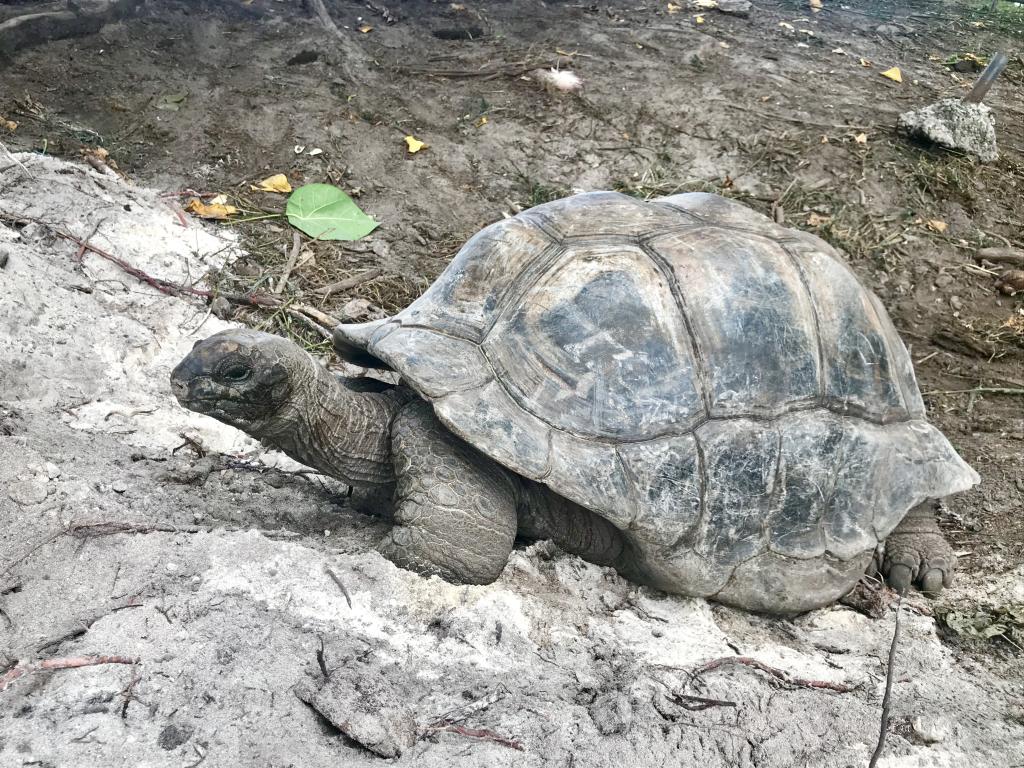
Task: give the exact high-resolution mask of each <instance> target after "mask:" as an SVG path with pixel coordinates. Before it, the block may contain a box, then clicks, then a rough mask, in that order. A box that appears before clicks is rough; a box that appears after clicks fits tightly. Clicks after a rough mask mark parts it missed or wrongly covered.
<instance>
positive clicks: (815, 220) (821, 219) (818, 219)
mask: <svg viewBox="0 0 1024 768" xmlns="http://www.w3.org/2000/svg"><path fill="white" fill-rule="evenodd" d="M831 220H832V217H831V216H822V215H821V214H820V213H815V212H814V211H811V212H810V213H809V214H807V226H809V227H820V226H821V225H822V224H824V223H825V222H827V221H831Z"/></svg>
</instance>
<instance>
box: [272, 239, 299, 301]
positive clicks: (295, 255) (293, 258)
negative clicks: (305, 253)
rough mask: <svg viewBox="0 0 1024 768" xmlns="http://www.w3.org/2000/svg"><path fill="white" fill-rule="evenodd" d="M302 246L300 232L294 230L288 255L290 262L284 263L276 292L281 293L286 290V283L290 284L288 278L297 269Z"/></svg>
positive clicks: (275, 288) (275, 287)
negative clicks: (296, 265)
mask: <svg viewBox="0 0 1024 768" xmlns="http://www.w3.org/2000/svg"><path fill="white" fill-rule="evenodd" d="M301 248H302V238H301V237H300V236H299V233H298V232H292V252H291V254H290V255H289V256H288V262H287V263H286V264H285V265H284V271H283V272H282V273H281V276H280V277H279V278H278V279H277V285H275V286H274V291H273V292H274V293H275V294H280V293H281V291H283V290H284V287H285V285H287V284H288V278H289V277H290V276H291V274H292V270H293V269H295V263H296V262H297V261H298V260H299V250H300V249H301Z"/></svg>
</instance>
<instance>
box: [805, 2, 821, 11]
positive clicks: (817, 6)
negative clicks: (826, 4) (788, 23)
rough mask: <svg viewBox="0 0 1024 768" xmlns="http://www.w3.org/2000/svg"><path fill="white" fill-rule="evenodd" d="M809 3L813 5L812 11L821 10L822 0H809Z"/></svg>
mask: <svg viewBox="0 0 1024 768" xmlns="http://www.w3.org/2000/svg"><path fill="white" fill-rule="evenodd" d="M808 5H810V6H811V13H817V12H818V11H820V10H821V0H809V3H808Z"/></svg>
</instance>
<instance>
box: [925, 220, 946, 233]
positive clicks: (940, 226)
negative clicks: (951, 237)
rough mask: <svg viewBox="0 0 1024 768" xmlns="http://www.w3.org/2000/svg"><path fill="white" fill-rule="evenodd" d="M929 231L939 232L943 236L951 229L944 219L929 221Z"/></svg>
mask: <svg viewBox="0 0 1024 768" xmlns="http://www.w3.org/2000/svg"><path fill="white" fill-rule="evenodd" d="M928 229H930V230H931V231H932V232H938V233H939V234H942V233H943V232H945V231H946V230H947V229H949V224H947V223H946V222H944V221H943V220H942V219H929V220H928Z"/></svg>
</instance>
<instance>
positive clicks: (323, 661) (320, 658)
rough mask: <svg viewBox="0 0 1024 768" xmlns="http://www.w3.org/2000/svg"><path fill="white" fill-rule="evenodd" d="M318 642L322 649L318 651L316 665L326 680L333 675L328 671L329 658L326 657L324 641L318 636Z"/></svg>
mask: <svg viewBox="0 0 1024 768" xmlns="http://www.w3.org/2000/svg"><path fill="white" fill-rule="evenodd" d="M316 639H317V640H319V641H320V647H319V648H317V649H316V663H317V666H318V667H320V672H321V673H323V676H324V679H325V680H326V679H327V678H329V677H330V676H331V673H330V672H328V671H327V657H326V656H325V655H324V639H323V638H322V637H320V636H319V635H317V638H316Z"/></svg>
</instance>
